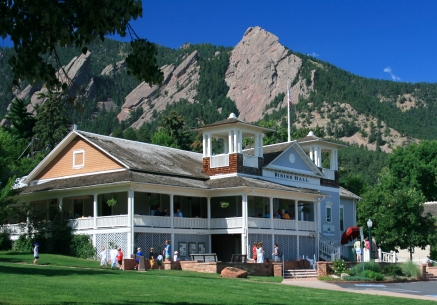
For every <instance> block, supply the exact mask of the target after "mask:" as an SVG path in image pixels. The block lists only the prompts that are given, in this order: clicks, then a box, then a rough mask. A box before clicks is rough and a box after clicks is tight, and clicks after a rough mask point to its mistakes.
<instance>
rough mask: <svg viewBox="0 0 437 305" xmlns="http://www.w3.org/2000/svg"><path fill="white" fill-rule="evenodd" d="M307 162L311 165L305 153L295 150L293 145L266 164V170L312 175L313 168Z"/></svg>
mask: <svg viewBox="0 0 437 305" xmlns="http://www.w3.org/2000/svg"><path fill="white" fill-rule="evenodd" d="M308 160H309V161H310V162H311V163H312V161H311V160H310V159H309V157H308V156H307V155H306V154H305V153H303V152H302V151H301V150H297V149H296V147H295V146H294V145H293V146H291V147H289V148H288V149H286V150H285V151H284V152H283V153H282V154H280V155H279V156H278V157H277V158H276V159H275V160H273V161H272V162H271V163H270V164H268V165H267V168H272V169H280V170H283V171H288V172H297V173H301V174H305V173H307V174H309V175H314V174H316V173H315V172H314V168H311V167H310V165H309V162H308ZM311 163H310V164H311Z"/></svg>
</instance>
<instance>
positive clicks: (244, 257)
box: [231, 254, 247, 263]
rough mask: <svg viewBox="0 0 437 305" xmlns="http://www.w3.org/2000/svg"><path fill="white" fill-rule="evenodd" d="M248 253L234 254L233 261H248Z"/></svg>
mask: <svg viewBox="0 0 437 305" xmlns="http://www.w3.org/2000/svg"><path fill="white" fill-rule="evenodd" d="M246 262H247V255H246V254H232V258H231V263H246Z"/></svg>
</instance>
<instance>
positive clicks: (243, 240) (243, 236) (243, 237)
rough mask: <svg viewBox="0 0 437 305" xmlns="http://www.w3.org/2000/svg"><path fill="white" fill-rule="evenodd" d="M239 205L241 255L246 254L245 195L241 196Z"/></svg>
mask: <svg viewBox="0 0 437 305" xmlns="http://www.w3.org/2000/svg"><path fill="white" fill-rule="evenodd" d="M241 204H242V210H241V211H242V221H243V223H242V226H243V232H242V234H241V254H247V194H243V196H242V200H241Z"/></svg>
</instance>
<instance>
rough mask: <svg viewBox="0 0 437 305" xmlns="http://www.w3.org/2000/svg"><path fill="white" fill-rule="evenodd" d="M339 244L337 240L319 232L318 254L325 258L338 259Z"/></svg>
mask: <svg viewBox="0 0 437 305" xmlns="http://www.w3.org/2000/svg"><path fill="white" fill-rule="evenodd" d="M340 248H341V247H340V245H339V242H337V241H335V240H333V239H331V238H329V237H326V236H325V235H323V234H321V233H319V256H320V257H322V258H323V259H325V260H330V261H335V260H337V259H340V253H341V250H340Z"/></svg>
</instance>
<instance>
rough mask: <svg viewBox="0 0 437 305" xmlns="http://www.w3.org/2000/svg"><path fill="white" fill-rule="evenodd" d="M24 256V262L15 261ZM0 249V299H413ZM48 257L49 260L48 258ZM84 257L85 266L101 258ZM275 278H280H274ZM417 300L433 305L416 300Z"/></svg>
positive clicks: (240, 301)
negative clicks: (122, 267)
mask: <svg viewBox="0 0 437 305" xmlns="http://www.w3.org/2000/svg"><path fill="white" fill-rule="evenodd" d="M21 258H23V260H24V262H23V263H22V264H15V263H11V260H15V261H16V262H18V261H20V260H21ZM29 258H30V260H31V259H32V255H31V254H25V257H24V256H23V255H22V254H16V255H14V254H5V253H0V270H1V279H2V285H1V289H0V295H1V297H0V304H59V303H63V304H69V303H84V304H85V303H94V304H103V303H105V304H108V303H109V304H135V303H138V304H139V303H147V304H291V303H292V304H382V303H385V304H399V305H401V304H411V302H412V300H411V299H400V298H390V297H381V296H371V295H364V294H355V293H353V294H350V293H344V292H336V291H329V290H318V289H307V288H300V287H293V286H287V285H281V284H279V283H274V282H268V281H271V280H272V279H273V278H261V277H250V278H249V279H222V278H220V276H219V275H218V274H204V273H193V272H182V271H164V270H153V271H149V272H147V273H143V272H131V271H115V270H101V269H97V268H95V269H85V268H71V267H59V266H57V265H60V264H62V263H65V262H68V261H69V259H70V258H65V257H59V256H56V255H52V256H49V255H44V254H43V255H42V256H41V261H40V263H42V264H43V263H49V262H48V261H49V259H50V264H51V265H39V266H33V265H29V264H26V263H25V262H29ZM45 259H47V261H45ZM71 261H76V264H79V265H80V263H79V261H82V264H83V265H82V266H83V267H89V264H90V263H92V264H93V266H94V267H96V266H98V262H96V261H85V260H76V259H72V260H71ZM273 280H276V279H273ZM414 303H415V304H434V303H431V301H429V302H428V301H419V300H414Z"/></svg>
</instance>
